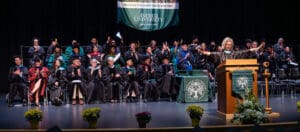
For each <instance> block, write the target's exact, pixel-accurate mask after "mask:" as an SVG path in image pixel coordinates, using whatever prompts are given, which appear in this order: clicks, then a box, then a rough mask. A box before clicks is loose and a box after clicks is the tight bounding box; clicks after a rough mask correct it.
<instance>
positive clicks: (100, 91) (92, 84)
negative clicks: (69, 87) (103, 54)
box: [86, 65, 105, 103]
mask: <svg viewBox="0 0 300 132" xmlns="http://www.w3.org/2000/svg"><path fill="white" fill-rule="evenodd" d="M86 74H87V102H88V103H90V102H91V101H92V100H93V99H97V98H99V99H100V101H102V102H104V101H105V90H104V83H103V81H104V79H103V78H104V77H103V73H102V66H101V65H100V66H97V67H91V66H89V67H88V68H87V69H86Z"/></svg>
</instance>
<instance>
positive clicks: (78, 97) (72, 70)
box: [67, 58, 86, 105]
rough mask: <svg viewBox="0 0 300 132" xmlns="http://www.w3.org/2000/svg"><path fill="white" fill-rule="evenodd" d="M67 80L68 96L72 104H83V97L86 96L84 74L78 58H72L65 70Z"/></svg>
mask: <svg viewBox="0 0 300 132" xmlns="http://www.w3.org/2000/svg"><path fill="white" fill-rule="evenodd" d="M67 78H68V80H69V81H70V90H69V91H70V95H71V98H72V104H73V105H76V104H77V102H79V104H80V105H83V104H84V100H83V96H85V95H86V88H85V78H86V73H85V69H84V67H83V66H82V65H81V62H80V59H79V58H74V59H73V61H72V64H71V65H70V66H69V67H68V68H67Z"/></svg>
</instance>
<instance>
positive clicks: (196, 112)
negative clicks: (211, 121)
mask: <svg viewBox="0 0 300 132" xmlns="http://www.w3.org/2000/svg"><path fill="white" fill-rule="evenodd" d="M186 112H187V113H188V114H189V116H190V118H192V119H199V120H200V119H201V117H202V115H203V112H204V109H203V108H202V107H201V106H198V105H189V106H188V107H187V108H186Z"/></svg>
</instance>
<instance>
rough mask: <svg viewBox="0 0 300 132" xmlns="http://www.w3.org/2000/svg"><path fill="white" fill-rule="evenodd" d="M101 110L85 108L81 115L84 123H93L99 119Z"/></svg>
mask: <svg viewBox="0 0 300 132" xmlns="http://www.w3.org/2000/svg"><path fill="white" fill-rule="evenodd" d="M100 112H101V109H100V108H99V107H95V108H86V109H84V110H83V111H82V113H81V115H82V118H83V120H85V121H95V120H97V119H98V118H99V117H100Z"/></svg>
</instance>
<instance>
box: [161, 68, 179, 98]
mask: <svg viewBox="0 0 300 132" xmlns="http://www.w3.org/2000/svg"><path fill="white" fill-rule="evenodd" d="M157 83H158V87H159V89H160V90H161V93H162V94H165V95H167V96H169V97H171V96H175V95H176V94H177V92H178V90H176V88H175V83H176V80H175V77H174V70H173V66H172V65H171V64H161V65H160V66H159V67H158V70H157Z"/></svg>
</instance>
